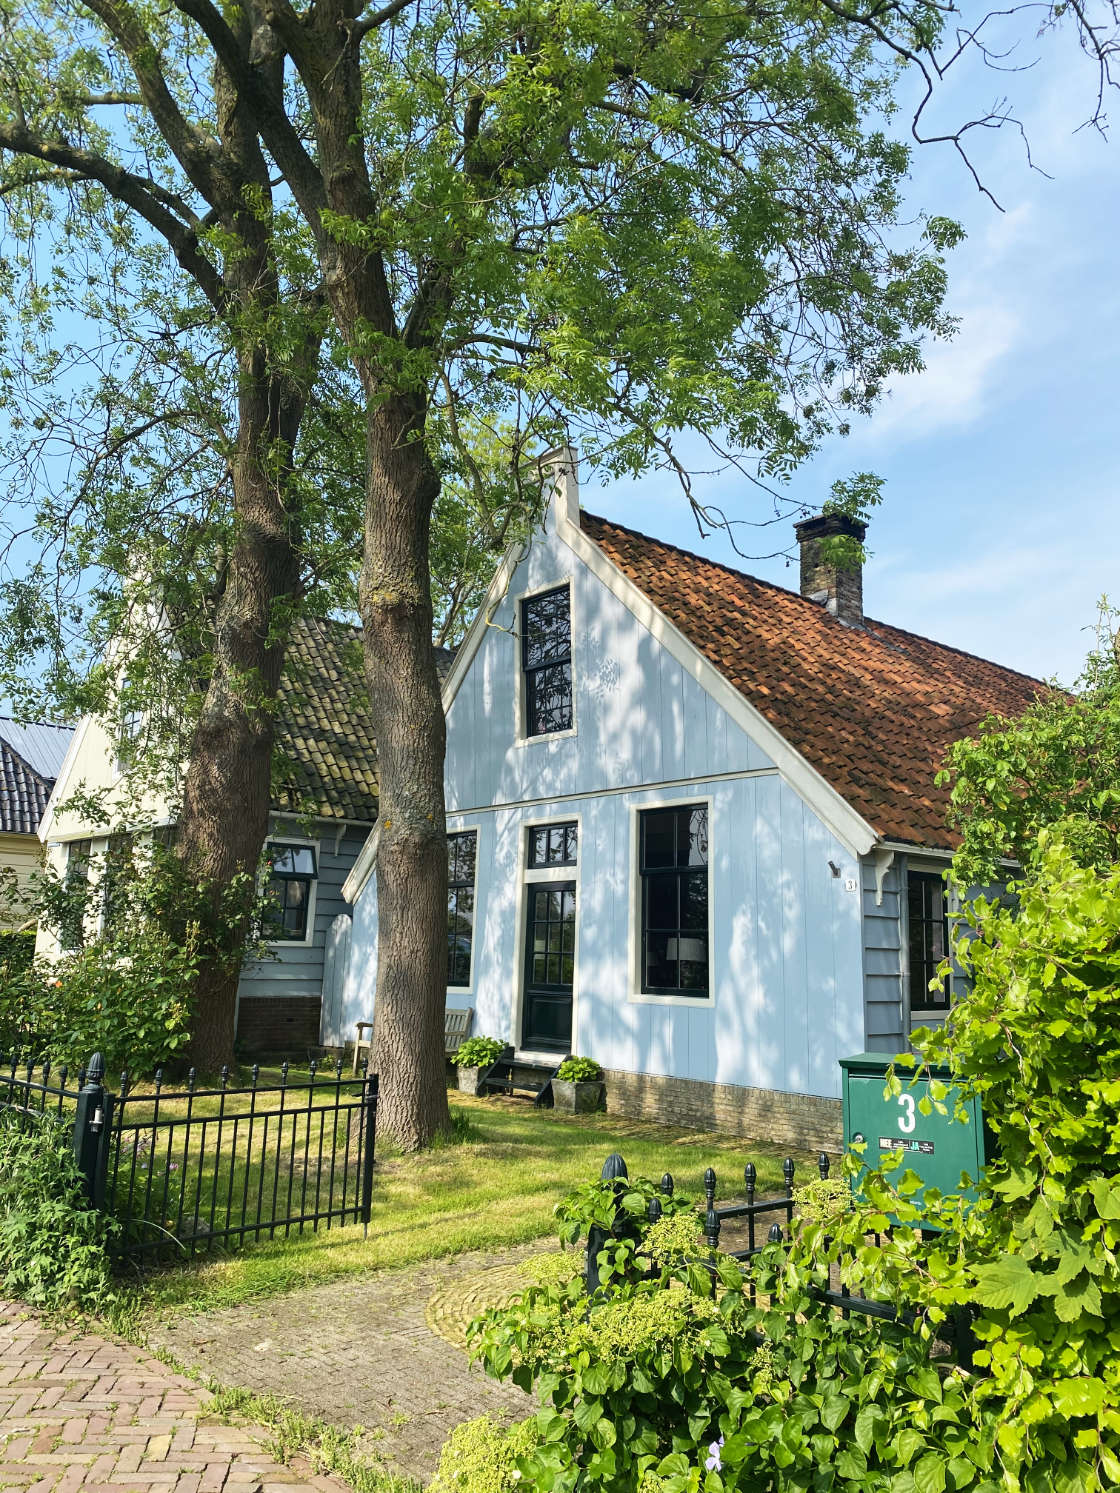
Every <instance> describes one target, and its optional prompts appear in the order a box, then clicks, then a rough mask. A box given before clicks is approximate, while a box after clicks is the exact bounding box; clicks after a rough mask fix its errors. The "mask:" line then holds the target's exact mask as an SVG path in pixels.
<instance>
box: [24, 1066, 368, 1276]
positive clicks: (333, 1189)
mask: <svg viewBox="0 0 1120 1493" xmlns="http://www.w3.org/2000/svg"><path fill="white" fill-rule="evenodd" d="M7 1066H8V1071H7V1072H4V1071H3V1070H0V1109H4V1110H5V1111H7V1112H11V1113H14V1114H16V1115H17V1116H21V1117H23V1118H28V1117H33V1116H35V1115H38V1114H43V1113H48V1112H50V1113H55V1114H56V1115H57V1116H58V1117H59V1118H62V1119H66V1118H70V1117H72V1121H73V1130H74V1154H75V1156H76V1157H77V1160H78V1164H79V1167H80V1168H81V1171H82V1173H83V1176H84V1177H85V1180H86V1188H87V1191H88V1194H89V1197H90V1199H91V1201H92V1202H93V1203H94V1204H95V1205H96V1206H98V1207H100V1208H103V1209H105V1210H106V1211H108V1212H110V1213H112V1214H114V1215H115V1216H116V1217H117V1218H118V1219H119V1220H120V1223H121V1232H120V1243H119V1245H118V1248H119V1251H120V1253H121V1255H122V1256H123V1257H125V1258H128V1259H132V1260H137V1261H150V1260H155V1259H163V1258H167V1257H172V1258H183V1257H188V1258H189V1257H193V1256H194V1255H197V1254H200V1253H204V1252H206V1251H208V1250H211V1249H214V1248H216V1247H236V1246H237V1245H238V1244H240V1243H242V1242H243V1241H245V1240H247V1239H253V1240H258V1239H262V1238H269V1239H271V1238H275V1237H276V1235H277V1234H278V1233H281V1234H284V1235H288V1234H290V1233H291V1232H292V1231H293V1230H295V1231H296V1232H299V1233H303V1232H304V1230H308V1231H315V1230H318V1229H319V1228H320V1227H325V1228H327V1229H330V1228H331V1227H332V1226H334V1225H336V1224H337V1225H342V1224H346V1223H363V1224H367V1225H368V1223H369V1220H370V1211H371V1207H372V1201H373V1165H374V1143H375V1137H376V1130H377V1076H376V1074H367V1073H366V1072H364V1071H363V1072H361V1073H360V1074H359V1075H357V1076H349V1075H348V1076H345V1077H344V1076H343V1072H342V1064H341V1062H339V1063H336V1064H335V1065H334V1066H333V1068H330V1069H327V1070H322V1069H320V1068H319V1066H318V1065H317V1064H316V1063H314V1062H313V1063H311V1064H310V1066H309V1069H308V1070H307V1072H306V1074H299V1075H298V1076H297V1075H294V1074H293V1073H292V1071H291V1069H290V1067H289V1065H288V1064H287V1063H284V1064H282V1066H281V1068H280V1070H279V1079H278V1081H277V1080H276V1079H271V1080H270V1079H269V1078H268V1077H267V1076H265V1077H263V1078H262V1074H261V1070H260V1069H259V1067H256V1066H254V1067H253V1069H252V1070H251V1074H250V1079H249V1082H248V1083H242V1082H238V1081H233V1082H231V1078H230V1074H229V1071H228V1070H226V1069H224V1070H223V1071H222V1074H221V1076H220V1079H219V1083H218V1086H217V1087H216V1088H202V1087H199V1086H198V1084H197V1082H196V1075H195V1073H194V1071H193V1069H192V1070H191V1072H190V1073H188V1075H187V1080H186V1083H185V1085H184V1086H181V1087H174V1086H172V1087H165V1085H164V1080H163V1075H162V1073H158V1072H157V1074H156V1075H155V1079H154V1081H153V1082H152V1083H151V1084H150V1085H146V1084H134V1082H133V1081H132V1079H131V1077H130V1075H129V1074H128V1073H127V1072H125V1073H122V1074H121V1079H120V1084H119V1087H118V1090H117V1091H116V1092H113V1091H112V1090H111V1089H110V1088H108V1087H107V1085H106V1083H105V1073H104V1066H103V1064H102V1061H101V1058H100V1056H98V1055H95V1056H94V1057H93V1058H91V1060H90V1062H89V1065H88V1071H87V1070H82V1072H81V1073H80V1074H79V1075H78V1088H77V1089H76V1090H74V1089H68V1088H67V1086H66V1085H67V1078H68V1074H67V1071H66V1069H65V1068H62V1069H59V1070H58V1073H57V1076H56V1075H54V1074H52V1072H51V1070H50V1067H49V1065H44V1066H42V1067H40V1068H38V1069H36V1068H35V1066H34V1065H28V1066H27V1067H26V1068H25V1069H24V1070H23V1071H22V1072H21V1071H20V1069H19V1066H18V1065H17V1064H15V1063H14V1062H13V1063H10V1064H9V1065H7ZM52 1078H53V1079H55V1081H54V1082H52V1081H51V1080H52Z"/></svg>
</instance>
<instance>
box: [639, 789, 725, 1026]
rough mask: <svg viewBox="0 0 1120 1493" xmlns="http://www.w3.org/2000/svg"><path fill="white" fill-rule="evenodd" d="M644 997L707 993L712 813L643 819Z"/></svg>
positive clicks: (651, 814)
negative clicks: (709, 849)
mask: <svg viewBox="0 0 1120 1493" xmlns="http://www.w3.org/2000/svg"><path fill="white" fill-rule="evenodd" d="M638 870H639V877H640V881H641V895H642V941H641V959H642V993H643V994H644V995H684V996H701V997H702V996H706V995H707V993H708V810H707V806H702V807H698V808H691V807H690V808H673V809H646V810H644V811H643V812H642V813H641V814H640V815H639V848H638Z"/></svg>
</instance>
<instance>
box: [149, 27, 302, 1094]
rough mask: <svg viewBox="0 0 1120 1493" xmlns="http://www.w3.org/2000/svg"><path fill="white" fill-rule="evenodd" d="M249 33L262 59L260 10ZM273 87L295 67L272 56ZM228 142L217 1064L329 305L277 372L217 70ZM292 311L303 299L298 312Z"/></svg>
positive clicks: (244, 901)
mask: <svg viewBox="0 0 1120 1493" xmlns="http://www.w3.org/2000/svg"><path fill="white" fill-rule="evenodd" d="M239 25H240V36H239V40H240V42H241V45H242V47H243V48H244V50H245V55H248V51H249V47H250V45H251V38H252V21H251V18H250V17H249V15H248V14H247V13H246V14H243V15H242V16H241V18H240V22H239ZM271 71H272V74H273V86H274V87H279V86H281V85H280V78H281V73H280V71H279V66H278V64H275V63H274V64H272V68H271ZM214 96H215V104H216V114H217V123H218V131H219V135H220V137H221V142H222V146H223V154H222V157H221V160H220V162H218V163H217V165H216V166H215V168H214V171H213V176H212V178H211V181H212V189H213V193H214V196H215V197H216V198H217V199H218V201H219V202H220V205H221V213H222V218H223V222H224V226H225V227H226V228H227V229H228V231H229V232H231V233H232V234H234V235H235V236H236V238H237V240H238V241H239V243H240V246H241V252H240V253H234V254H232V255H231V256H229V259H228V262H227V267H226V276H225V283H226V286H227V289H228V291H229V294H230V302H231V320H232V331H233V336H234V339H235V342H237V341H241V343H242V345H241V346H240V348H239V352H238V380H239V382H238V428H237V449H236V452H235V453H234V455H233V459H232V462H231V474H230V475H231V480H232V486H233V508H234V518H235V523H236V533H235V539H234V544H233V548H232V551H231V553H230V557H229V563H228V566H227V571H226V577H225V584H224V586H223V588H222V591H221V595H220V597H219V600H218V604H217V610H216V615H215V619H214V650H213V652H214V664H213V672H212V675H211V677H210V680H209V684H208V688H207V691H206V697H205V700H204V702H203V706H202V710H201V713H200V716H199V720H198V723H197V726H196V728H195V731H194V735H193V739H192V741H191V747H190V753H189V760H188V764H187V770H186V776H185V781H184V784H183V803H182V810H181V815H180V820H179V840H178V854H179V857H180V860H181V862H182V863H183V865H184V866H185V868H186V870H187V872H188V874H189V876H190V879H191V881H192V883H194V884H195V885H200V886H201V887H202V889H203V890H202V906H201V909H200V911H201V913H202V918H203V924H204V926H203V928H202V933H203V940H202V948H203V954H204V961H203V964H202V966H201V968H200V971H199V976H198V979H197V981H196V985H195V990H194V1020H193V1026H192V1035H191V1042H190V1045H189V1048H188V1054H187V1055H188V1057H189V1059H190V1061H191V1062H192V1063H193V1064H194V1065H195V1067H196V1068H199V1069H202V1070H204V1071H207V1072H214V1071H215V1070H217V1069H218V1068H220V1067H222V1065H223V1064H226V1063H232V1062H233V1056H234V1052H233V1043H234V1029H235V1019H236V1009H237V984H238V979H239V976H240V971H241V962H242V956H243V950H244V946H245V939H246V935H247V933H248V929H249V918H250V915H251V909H252V904H253V901H254V894H255V881H256V875H257V869H258V866H259V864H260V857H261V851H262V849H263V847H264V843H265V839H266V837H267V834H268V815H269V808H270V805H271V796H272V794H271V790H272V749H273V744H274V739H275V723H274V717H275V703H276V694H277V690H278V687H279V684H280V676H281V673H282V672H283V667H284V658H285V654H286V651H287V643H288V637H289V634H290V629H291V622H292V618H293V616H294V614H295V609H296V605H297V603H298V600H299V596H300V554H299V542H300V539H301V538H302V534H301V529H300V523H299V513H298V507H297V506H296V505H295V503H294V502H293V504H292V505H291V506H289V503H288V501H287V499H288V498H289V497H290V496H292V495H291V494H290V493H289V491H288V484H287V481H286V479H287V478H288V477H289V476H290V474H291V471H292V458H293V453H294V451H295V444H296V438H297V436H298V434H299V427H300V421H301V420H302V418H303V412H304V409H305V407H306V402H307V393H308V390H309V388H310V385H311V382H312V380H313V378H314V370H315V365H316V363H317V361H318V356H319V346H320V341H321V330H319V329H318V314H317V307H316V306H314V305H311V304H308V305H307V306H305V307H304V308H303V313H302V314H303V316H304V326H303V327H302V329H301V334H302V348H301V351H300V354H299V355H297V357H296V359H295V364H294V368H293V366H292V365H291V364H289V365H288V366H287V367H286V368H283V369H281V370H279V371H278V370H277V368H276V367H275V366H274V364H273V362H272V359H271V357H270V353H269V349H268V347H267V345H266V344H265V342H264V340H263V339H261V338H260V336H259V332H254V333H253V335H252V336H251V339H245V338H244V333H243V332H241V331H240V328H241V327H243V326H246V325H248V326H250V327H259V325H260V324H261V322H262V321H267V319H268V318H269V317H275V316H276V315H277V313H278V311H279V310H280V307H281V291H280V286H279V277H278V275H277V271H276V261H275V252H274V245H273V242H272V238H271V232H270V227H269V225H268V223H267V220H266V219H265V218H264V216H263V215H262V214H261V213H259V212H257V211H254V210H253V208H252V205H251V204H252V202H253V199H254V198H256V199H257V200H259V201H261V202H266V203H267V202H269V201H270V200H271V189H270V184H269V174H268V169H267V166H266V163H265V160H264V157H263V155H262V153H261V150H260V146H259V142H258V140H257V136H256V130H255V127H254V125H253V122H252V119H251V117H250V116H249V113H248V111H247V110H246V109H245V108H244V105H243V104H242V103H241V101H240V99H239V96H238V93H237V89H236V88H235V87H233V86H232V85H231V83H230V81H229V78H228V76H227V75H226V72H225V70H224V69H223V68H222V67H221V66H218V67H217V68H216V69H215V74H214ZM285 310H286V314H287V315H288V316H289V317H290V316H292V315H293V314H295V312H296V308H295V307H287V308H285Z"/></svg>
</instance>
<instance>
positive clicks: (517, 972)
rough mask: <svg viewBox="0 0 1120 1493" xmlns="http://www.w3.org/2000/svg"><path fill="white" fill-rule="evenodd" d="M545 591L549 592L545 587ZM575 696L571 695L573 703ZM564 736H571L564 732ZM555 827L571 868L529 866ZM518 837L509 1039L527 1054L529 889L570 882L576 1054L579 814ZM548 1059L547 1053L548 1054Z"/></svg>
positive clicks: (547, 818)
mask: <svg viewBox="0 0 1120 1493" xmlns="http://www.w3.org/2000/svg"><path fill="white" fill-rule="evenodd" d="M545 589H546V590H548V589H551V588H549V587H546V588H545ZM574 698H575V696H574V694H573V700H574ZM563 734H564V735H566V736H567V735H571V734H572V733H570V732H564V733H563ZM533 740H534V741H544V740H546V738H545V737H536V736H535V737H533ZM558 824H574V825H575V827H576V863H575V865H574V866H533V867H530V865H529V837H530V835H531V834H532V832H533V830H535V829H554V828H555V827H556V826H557V825H558ZM517 833H518V835H519V836H520V845H519V847H518V852H517V916H516V918H515V919H514V924H515V927H514V937H515V939H516V942H515V943H514V946H513V948H514V958H513V1031H512V1033H511V1040H512V1042H513V1046H514V1049H515V1051H517V1052H529V1051H531V1049H530V1048H523V1047H522V1045H521V1038H522V1034H523V1032H524V1029H525V928H526V924H527V922H528V917H529V887H530V885H534V886H539V885H540V884H541V883H542V882H550V881H574V882H575V884H576V935H575V939H574V941H573V944H572V1037H571V1049H572V1052H573V1053H577V1052H578V1051H579V945H580V924H581V922H582V916H581V909H582V906H583V882H582V880H581V878H580V868H581V867H582V865H583V815H582V814H579V813H576V814H571V813H569V814H564V813H557V812H555V811H554V812H553V813H551V814H541V815H535V816H534V817H532V818H528V819H522V820H520V821H519V823H518V826H517ZM549 1056H550V1057H551V1053H550V1054H549Z"/></svg>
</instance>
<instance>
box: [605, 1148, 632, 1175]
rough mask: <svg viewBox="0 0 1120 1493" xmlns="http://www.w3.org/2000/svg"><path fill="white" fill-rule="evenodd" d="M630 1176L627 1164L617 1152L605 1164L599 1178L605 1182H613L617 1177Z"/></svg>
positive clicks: (612, 1153) (613, 1152)
mask: <svg viewBox="0 0 1120 1493" xmlns="http://www.w3.org/2000/svg"><path fill="white" fill-rule="evenodd" d="M629 1175H630V1171H629V1168H628V1167H627V1165H626V1162H625V1161H624V1160H623V1158H622V1157H621V1156H620V1155H619V1153H618V1152H617V1151H612V1152H611V1154H610V1155H609V1156H608V1157H607V1159H606V1161H604V1162H603V1170H602V1171H601V1172H600V1173H599V1176H600V1177H601V1178H602V1180H603V1181H604V1182H613V1181H614V1180H615V1178H616V1177H628V1176H629Z"/></svg>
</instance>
